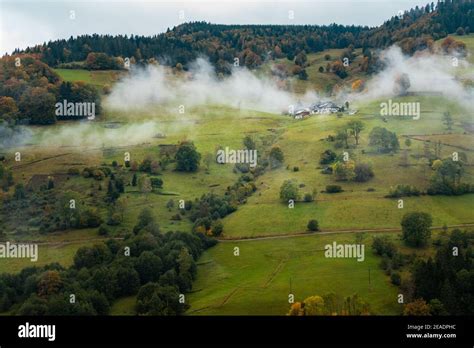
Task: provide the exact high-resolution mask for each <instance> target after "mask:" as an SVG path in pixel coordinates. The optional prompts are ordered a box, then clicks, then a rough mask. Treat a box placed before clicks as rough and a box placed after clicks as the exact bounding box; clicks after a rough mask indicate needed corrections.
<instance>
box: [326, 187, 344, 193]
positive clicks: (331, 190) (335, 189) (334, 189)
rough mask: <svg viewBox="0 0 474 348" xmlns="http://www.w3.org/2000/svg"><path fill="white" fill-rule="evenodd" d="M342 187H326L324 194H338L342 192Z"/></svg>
mask: <svg viewBox="0 0 474 348" xmlns="http://www.w3.org/2000/svg"><path fill="white" fill-rule="evenodd" d="M342 191H343V190H342V187H341V186H339V185H327V186H326V193H338V192H342Z"/></svg>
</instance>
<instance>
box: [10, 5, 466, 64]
mask: <svg viewBox="0 0 474 348" xmlns="http://www.w3.org/2000/svg"><path fill="white" fill-rule="evenodd" d="M473 27H474V4H473V3H472V2H470V1H466V0H453V1H451V0H448V1H445V2H438V4H436V5H435V4H434V3H431V4H427V5H426V6H425V7H421V8H419V7H418V6H417V7H416V8H413V9H411V10H409V11H405V13H403V14H401V13H400V14H398V15H397V14H394V16H393V17H392V18H391V19H389V20H388V21H386V22H385V23H384V24H383V25H381V26H379V27H377V28H369V27H366V26H365V27H362V26H343V25H337V24H331V25H329V26H319V25H304V26H300V25H220V24H210V23H205V22H194V23H185V24H182V25H179V26H177V27H175V28H173V29H168V31H167V32H166V33H162V34H159V35H155V36H152V37H146V36H136V35H132V36H127V35H118V36H111V35H98V34H94V35H82V36H78V37H76V38H73V37H71V38H69V39H67V40H57V41H53V42H48V43H44V44H42V45H38V46H35V47H32V48H27V49H26V50H25V51H24V52H27V53H41V54H42V60H43V61H44V62H45V63H47V64H48V65H50V66H57V65H59V64H64V63H71V62H78V61H86V68H90V69H114V68H119V67H120V60H116V59H112V58H109V59H108V58H106V57H104V56H97V53H105V54H107V55H108V56H110V57H124V58H125V57H128V58H130V59H132V60H133V61H137V62H146V61H147V60H150V59H159V60H160V63H162V64H166V65H171V66H175V65H176V64H181V65H183V66H184V67H185V68H186V67H187V64H188V63H190V62H192V61H193V60H195V59H196V57H198V56H201V55H205V56H207V57H209V60H210V61H211V63H213V64H214V65H215V66H216V68H217V70H218V71H219V72H224V73H225V72H229V64H233V63H234V58H239V61H240V65H245V66H246V67H248V68H254V67H257V66H259V65H260V64H262V62H264V61H265V60H268V59H274V58H282V57H288V59H290V60H293V59H294V58H295V56H296V55H297V54H298V53H300V52H301V51H305V52H306V53H310V52H320V51H323V50H325V49H328V48H346V47H348V46H349V45H353V46H354V47H356V48H358V47H360V48H385V47H388V46H390V45H392V44H394V43H396V42H401V43H402V48H404V50H405V51H406V53H413V52H414V51H415V50H417V49H424V48H426V47H429V46H430V44H431V42H432V40H437V39H439V38H442V37H445V36H446V35H447V34H449V33H453V32H455V31H458V32H459V33H465V32H466V33H469V31H470V28H473ZM415 38H416V39H415ZM20 52H22V51H18V50H17V51H15V52H14V54H16V53H20Z"/></svg>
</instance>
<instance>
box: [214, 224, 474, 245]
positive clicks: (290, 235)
mask: <svg viewBox="0 0 474 348" xmlns="http://www.w3.org/2000/svg"><path fill="white" fill-rule="evenodd" d="M473 226H474V223H468V224H459V225H450V226H447V227H448V228H456V227H473ZM431 229H432V230H442V229H443V226H434V227H431ZM401 231H402V230H401V228H398V227H396V228H372V229H349V230H330V231H320V232H295V233H287V234H278V235H267V236H257V237H244V238H238V237H234V238H232V237H229V238H220V239H218V240H219V242H224V243H227V242H251V241H255V240H268V239H284V238H295V237H307V236H319V235H322V234H339V233H360V232H401Z"/></svg>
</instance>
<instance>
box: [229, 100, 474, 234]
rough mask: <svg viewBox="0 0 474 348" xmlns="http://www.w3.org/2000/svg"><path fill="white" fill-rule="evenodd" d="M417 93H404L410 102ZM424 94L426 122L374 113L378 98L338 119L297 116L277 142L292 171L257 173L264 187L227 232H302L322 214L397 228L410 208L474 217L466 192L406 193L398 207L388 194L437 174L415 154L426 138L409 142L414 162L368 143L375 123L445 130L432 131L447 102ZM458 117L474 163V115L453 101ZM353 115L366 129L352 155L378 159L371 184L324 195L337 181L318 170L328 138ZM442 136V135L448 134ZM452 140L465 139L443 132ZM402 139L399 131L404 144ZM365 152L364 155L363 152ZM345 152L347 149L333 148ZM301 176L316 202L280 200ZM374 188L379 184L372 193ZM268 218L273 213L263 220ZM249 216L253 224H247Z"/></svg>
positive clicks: (441, 218)
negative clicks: (473, 131)
mask: <svg viewBox="0 0 474 348" xmlns="http://www.w3.org/2000/svg"><path fill="white" fill-rule="evenodd" d="M413 98H415V97H406V98H400V99H403V100H410V99H413ZM416 100H421V110H422V116H421V118H420V120H418V121H415V120H411V119H407V120H397V119H393V120H392V119H390V120H389V121H388V122H387V123H385V122H383V121H382V120H381V119H380V118H379V117H375V116H374V115H375V113H376V110H378V109H377V107H378V104H379V103H378V102H377V101H374V102H370V103H369V104H367V105H359V106H360V111H359V113H358V114H357V115H356V116H351V117H343V118H342V119H338V118H336V117H335V116H331V115H329V116H316V117H312V118H310V119H307V120H304V121H300V122H294V123H293V124H291V125H290V126H288V127H287V128H286V129H285V133H283V135H282V136H281V138H280V139H279V140H278V145H279V146H280V147H281V148H282V150H283V152H284V154H285V158H286V161H285V163H286V164H288V165H289V168H290V169H289V170H287V169H286V168H280V169H278V170H275V171H270V172H267V173H266V174H265V175H264V176H262V177H261V178H259V180H258V184H259V191H258V192H257V193H256V194H255V195H254V196H252V197H251V198H250V199H249V200H248V203H247V204H246V205H245V206H243V207H241V208H240V209H239V210H238V211H237V212H236V213H234V214H232V215H230V216H228V217H227V218H225V219H224V227H225V228H224V231H225V232H224V233H225V235H226V236H228V237H235V236H237V237H242V236H249V235H251V236H256V235H269V234H282V233H288V232H302V231H304V230H305V228H306V224H307V222H308V220H310V219H314V218H316V219H318V220H319V222H320V226H321V227H322V228H323V229H338V228H376V227H398V226H399V223H400V219H401V216H402V215H403V214H404V213H406V212H408V211H412V210H420V209H421V210H425V211H430V212H431V213H432V215H433V216H434V224H435V225H443V224H444V223H446V224H458V223H461V222H474V216H473V214H472V211H471V206H472V203H473V202H474V195H465V196H462V197H441V196H437V197H430V196H425V197H417V198H405V207H404V209H398V208H397V201H396V200H391V199H386V198H383V197H384V196H385V195H386V194H387V193H388V190H389V188H390V187H391V186H395V185H397V184H410V185H414V186H417V187H420V188H426V187H427V185H428V183H429V178H430V176H431V175H432V172H431V169H430V168H429V167H428V166H427V165H426V159H424V158H422V159H415V158H413V157H411V156H412V155H417V154H418V155H420V154H422V153H423V143H422V141H416V140H414V141H412V145H411V146H410V148H409V163H410V166H409V167H402V166H400V165H399V164H400V162H401V152H400V153H398V154H395V155H393V156H391V155H381V154H377V153H375V152H374V151H373V149H371V148H370V147H369V146H368V134H369V133H370V130H371V129H372V128H373V127H376V126H381V127H386V128H388V129H389V130H391V131H395V132H396V133H397V134H398V135H399V136H401V135H416V134H427V135H428V136H427V137H426V138H428V139H431V140H436V139H438V138H439V136H430V134H433V133H443V132H445V129H444V126H443V124H442V122H441V114H442V112H443V111H444V110H445V108H446V107H447V106H446V104H448V103H449V101H447V100H443V99H436V98H433V97H422V98H419V97H416ZM450 109H451V110H452V114H453V117H454V119H455V121H456V122H455V123H456V125H455V127H453V128H454V129H453V133H456V135H457V136H463V137H464V141H463V143H462V146H463V147H465V148H468V149H469V151H464V152H465V153H466V154H467V156H468V161H469V163H470V164H472V163H473V161H474V158H473V151H474V143H473V138H472V136H470V135H462V132H463V129H462V127H461V122H462V121H468V120H469V116H468V115H467V114H466V113H465V112H464V111H463V110H461V109H459V108H458V107H457V106H456V105H452V106H451V107H450ZM350 119H361V120H362V121H363V122H364V124H365V130H364V131H363V133H362V135H361V140H360V145H359V146H358V147H357V148H352V149H351V150H349V151H350V152H351V155H350V156H351V158H353V159H356V161H361V162H368V163H371V164H372V165H373V168H374V172H375V178H374V179H372V180H370V181H369V182H366V183H352V182H342V183H338V184H340V185H342V187H343V189H344V190H345V192H343V193H339V194H326V193H320V191H322V190H324V188H325V186H326V185H328V184H335V183H337V182H335V181H334V179H333V177H332V176H331V175H324V174H321V173H320V170H321V169H320V168H319V164H318V161H319V156H320V154H321V153H322V152H323V151H324V150H326V149H333V146H332V144H331V143H328V142H327V141H325V140H324V138H325V137H326V136H327V135H329V134H334V133H335V129H337V128H339V127H341V126H343V125H344V124H345V123H346V122H347V121H348V120H350ZM442 137H443V136H442ZM444 138H445V139H443V142H444V143H446V144H452V145H455V146H457V145H459V143H458V142H457V141H453V142H452V143H451V141H452V140H453V139H456V136H455V135H453V134H451V135H447V136H444ZM403 139H404V138H402V137H400V142H401V146H402V149H404V148H406V146H405V145H404V140H403ZM362 150H365V153H363V152H362ZM335 151H336V152H339V153H340V152H342V151H344V150H343V149H339V150H337V149H336V150H335ZM453 151H459V149H458V148H456V147H453V146H449V145H444V146H443V147H442V156H443V157H447V156H449V155H450V154H451V153H452V152H453ZM293 166H298V167H299V171H298V172H293V170H292V168H293ZM464 175H465V180H466V181H468V182H472V181H473V179H474V177H473V175H474V170H473V168H472V167H467V168H466V173H465V174H464ZM289 178H292V179H295V180H297V181H298V183H300V184H305V187H304V188H302V189H301V192H302V193H304V192H311V191H312V190H313V188H315V189H316V190H317V192H319V193H318V196H317V201H316V203H297V205H296V207H295V208H294V209H289V208H288V207H287V205H285V204H283V203H281V202H280V201H279V199H278V197H279V189H280V185H281V184H282V182H283V181H284V180H286V179H289ZM368 188H372V189H375V191H374V192H367V189H368ZM262 216H265V217H268V218H263V219H262ZM249 222H251V223H249Z"/></svg>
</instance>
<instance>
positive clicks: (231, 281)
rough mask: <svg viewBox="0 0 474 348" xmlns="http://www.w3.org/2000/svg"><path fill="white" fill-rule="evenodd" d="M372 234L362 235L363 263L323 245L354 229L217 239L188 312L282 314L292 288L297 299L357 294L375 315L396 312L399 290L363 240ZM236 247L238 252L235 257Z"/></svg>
mask: <svg viewBox="0 0 474 348" xmlns="http://www.w3.org/2000/svg"><path fill="white" fill-rule="evenodd" d="M371 236H372V235H371V234H367V235H366V236H365V239H364V243H366V248H367V249H366V250H365V260H364V262H357V261H356V260H355V259H329V258H325V257H324V246H325V244H330V243H332V242H333V241H337V243H355V234H338V235H317V234H314V235H311V236H304V237H293V238H285V239H273V240H258V241H251V242H247V241H245V242H244V241H241V242H238V241H232V242H221V243H219V244H218V245H217V246H216V247H214V248H212V249H210V250H208V251H206V252H205V253H204V255H203V256H202V257H201V259H200V265H199V266H198V267H199V272H198V278H197V281H196V282H195V284H194V291H193V292H192V293H191V294H190V295H189V301H190V302H189V303H190V304H191V309H190V310H189V311H188V314H191V315H226V314H227V315H229V314H231V315H262V314H263V315H284V314H286V313H287V312H288V310H289V304H288V295H289V294H290V293H292V294H294V295H295V301H302V300H304V299H305V298H306V297H308V296H312V295H322V294H326V293H329V292H334V293H337V294H340V295H343V296H350V295H352V294H354V293H357V294H358V295H359V296H360V297H361V298H363V299H364V300H365V301H366V302H368V303H369V304H370V306H371V308H372V312H371V313H374V314H385V315H396V314H400V312H401V307H400V305H398V304H397V302H396V296H397V289H396V287H395V286H393V285H391V284H390V280H389V277H387V276H386V275H385V274H384V273H383V272H382V271H381V270H380V269H379V267H378V263H379V262H380V259H379V258H378V257H376V256H374V255H373V254H372V252H371V250H370V248H369V246H368V245H367V244H368V243H367V242H369V241H370V240H371ZM235 247H238V248H239V249H240V256H234V254H233V252H234V248H235ZM369 269H370V272H371V274H370V284H369Z"/></svg>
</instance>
